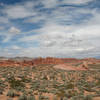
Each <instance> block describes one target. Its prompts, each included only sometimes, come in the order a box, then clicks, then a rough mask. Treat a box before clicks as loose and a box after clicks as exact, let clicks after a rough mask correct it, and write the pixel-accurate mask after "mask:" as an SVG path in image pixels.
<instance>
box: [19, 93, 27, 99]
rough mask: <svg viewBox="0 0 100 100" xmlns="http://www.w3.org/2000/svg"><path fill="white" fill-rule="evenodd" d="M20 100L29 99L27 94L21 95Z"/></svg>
mask: <svg viewBox="0 0 100 100" xmlns="http://www.w3.org/2000/svg"><path fill="white" fill-rule="evenodd" d="M18 100H27V96H26V95H24V94H23V95H21V96H20V97H19V99H18Z"/></svg>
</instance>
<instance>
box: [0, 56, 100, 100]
mask: <svg viewBox="0 0 100 100" xmlns="http://www.w3.org/2000/svg"><path fill="white" fill-rule="evenodd" d="M0 100H100V60H99V59H95V58H85V59H75V58H53V57H47V58H31V59H24V58H9V59H4V58H1V59H0Z"/></svg>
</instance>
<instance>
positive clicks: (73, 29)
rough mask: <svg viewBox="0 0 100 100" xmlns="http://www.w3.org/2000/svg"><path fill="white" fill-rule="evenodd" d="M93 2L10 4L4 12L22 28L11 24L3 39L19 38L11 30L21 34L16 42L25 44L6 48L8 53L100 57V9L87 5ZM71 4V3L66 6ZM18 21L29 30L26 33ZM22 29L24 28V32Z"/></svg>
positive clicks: (33, 55)
mask: <svg viewBox="0 0 100 100" xmlns="http://www.w3.org/2000/svg"><path fill="white" fill-rule="evenodd" d="M89 2H93V0H62V1H59V0H49V1H48V0H42V1H40V0H38V1H36V2H34V3H33V1H29V2H24V3H20V4H19V3H18V4H14V6H13V5H8V6H7V7H5V8H4V9H3V13H4V14H6V18H8V19H9V21H10V20H15V26H17V25H19V27H20V29H18V28H16V27H12V26H10V29H9V30H8V35H5V36H6V38H5V39H4V40H3V42H8V41H10V40H11V39H13V38H14V37H15V35H16V34H13V35H12V34H11V33H21V34H18V37H17V39H16V40H15V44H16V45H17V44H18V45H21V46H22V45H23V46H22V47H19V46H12V47H9V48H6V50H5V52H8V53H9V56H14V55H17V56H31V57H38V56H43V57H45V56H56V57H57V56H59V57H87V56H88V57H90V56H91V57H92V56H97V55H98V54H99V51H100V46H99V45H98V43H99V42H100V34H99V33H100V29H99V26H100V21H99V19H100V14H99V11H98V9H99V8H98V9H97V8H93V9H90V8H88V6H86V5H85V4H88V3H89ZM67 4H68V5H69V6H63V5H67ZM70 5H71V6H70ZM74 5H79V6H80V7H75V6H74ZM81 5H82V7H81ZM16 21H18V22H20V24H21V25H22V26H23V27H24V28H28V31H27V32H25V30H24V28H23V27H21V25H20V24H19V23H16ZM41 21H42V24H41ZM24 24H25V25H24ZM40 24H41V25H40ZM21 28H22V30H24V31H22V32H21ZM11 42H13V41H11ZM27 48H28V49H27ZM7 50H8V51H7Z"/></svg>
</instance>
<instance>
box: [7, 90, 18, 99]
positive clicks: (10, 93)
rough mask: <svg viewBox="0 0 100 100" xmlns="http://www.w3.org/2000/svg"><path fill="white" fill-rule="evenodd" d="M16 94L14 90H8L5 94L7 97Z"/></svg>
mask: <svg viewBox="0 0 100 100" xmlns="http://www.w3.org/2000/svg"><path fill="white" fill-rule="evenodd" d="M16 95H17V94H16V93H15V92H14V90H9V91H8V93H7V96H9V97H15V96H16Z"/></svg>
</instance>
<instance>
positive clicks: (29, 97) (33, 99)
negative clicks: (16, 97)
mask: <svg viewBox="0 0 100 100" xmlns="http://www.w3.org/2000/svg"><path fill="white" fill-rule="evenodd" d="M27 100H35V97H34V96H28V97H27Z"/></svg>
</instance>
